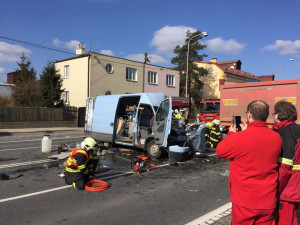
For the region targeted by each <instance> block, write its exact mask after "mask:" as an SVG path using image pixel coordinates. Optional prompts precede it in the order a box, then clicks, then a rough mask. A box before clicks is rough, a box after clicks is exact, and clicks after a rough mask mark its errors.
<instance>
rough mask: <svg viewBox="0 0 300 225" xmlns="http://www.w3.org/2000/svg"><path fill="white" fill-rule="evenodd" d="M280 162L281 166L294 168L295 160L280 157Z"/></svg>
mask: <svg viewBox="0 0 300 225" xmlns="http://www.w3.org/2000/svg"><path fill="white" fill-rule="evenodd" d="M278 162H280V163H281V164H286V165H289V166H293V160H291V159H287V158H283V157H279V159H278Z"/></svg>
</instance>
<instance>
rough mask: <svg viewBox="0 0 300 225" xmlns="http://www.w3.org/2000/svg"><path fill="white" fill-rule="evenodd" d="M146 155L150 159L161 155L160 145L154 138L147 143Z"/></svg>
mask: <svg viewBox="0 0 300 225" xmlns="http://www.w3.org/2000/svg"><path fill="white" fill-rule="evenodd" d="M147 153H148V156H149V157H150V158H152V159H158V158H159V157H160V156H161V155H162V151H161V149H160V147H159V146H158V145H157V144H156V143H155V141H154V140H152V141H150V142H149V143H148V145H147Z"/></svg>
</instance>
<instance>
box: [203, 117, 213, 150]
mask: <svg viewBox="0 0 300 225" xmlns="http://www.w3.org/2000/svg"><path fill="white" fill-rule="evenodd" d="M206 125H207V127H206V128H205V143H206V147H207V148H211V143H210V131H211V128H212V125H213V124H212V123H211V122H207V123H206Z"/></svg>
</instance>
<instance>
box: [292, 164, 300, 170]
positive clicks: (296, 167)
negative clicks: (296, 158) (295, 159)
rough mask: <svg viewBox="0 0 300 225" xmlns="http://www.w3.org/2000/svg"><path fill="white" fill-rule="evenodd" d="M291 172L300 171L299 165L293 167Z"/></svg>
mask: <svg viewBox="0 0 300 225" xmlns="http://www.w3.org/2000/svg"><path fill="white" fill-rule="evenodd" d="M292 170H300V165H299V164H297V165H293V167H292Z"/></svg>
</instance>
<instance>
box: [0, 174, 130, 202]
mask: <svg viewBox="0 0 300 225" xmlns="http://www.w3.org/2000/svg"><path fill="white" fill-rule="evenodd" d="M129 174H132V173H131V172H125V173H121V174H116V175H112V176H107V177H101V178H100V179H101V180H108V179H111V178H116V177H121V176H125V175H129ZM69 187H73V186H72V185H65V186H62V187H57V188H52V189H48V190H44V191H38V192H34V193H30V194H26V195H19V196H15V197H11V198H4V199H0V203H1V202H8V201H12V200H17V199H21V198H27V197H30V196H35V195H41V194H45V193H49V192H53V191H58V190H62V189H65V188H69Z"/></svg>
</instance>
